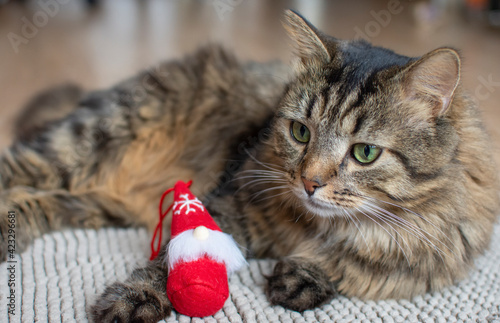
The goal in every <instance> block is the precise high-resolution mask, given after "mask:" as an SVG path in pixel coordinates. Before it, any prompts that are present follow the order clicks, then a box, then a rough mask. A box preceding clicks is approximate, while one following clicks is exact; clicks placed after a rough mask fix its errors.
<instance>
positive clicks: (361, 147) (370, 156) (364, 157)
mask: <svg viewBox="0 0 500 323" xmlns="http://www.w3.org/2000/svg"><path fill="white" fill-rule="evenodd" d="M381 152H382V149H380V148H379V147H377V146H374V145H368V144H355V145H354V146H353V147H352V155H353V157H354V158H356V160H357V161H359V162H360V163H362V164H369V163H371V162H373V161H374V160H375V159H377V157H378V156H379V155H380V153H381Z"/></svg>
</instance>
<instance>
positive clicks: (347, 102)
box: [0, 11, 499, 322]
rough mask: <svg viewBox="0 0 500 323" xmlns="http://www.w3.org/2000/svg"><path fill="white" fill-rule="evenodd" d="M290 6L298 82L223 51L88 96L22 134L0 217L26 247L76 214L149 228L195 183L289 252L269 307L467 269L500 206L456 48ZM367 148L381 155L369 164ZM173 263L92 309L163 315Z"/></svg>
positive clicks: (433, 282)
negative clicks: (333, 29) (364, 36)
mask: <svg viewBox="0 0 500 323" xmlns="http://www.w3.org/2000/svg"><path fill="white" fill-rule="evenodd" d="M286 19H287V24H286V26H287V29H288V31H289V33H290V34H291V36H292V38H293V39H294V40H295V41H296V43H297V49H298V58H299V59H298V62H297V64H296V67H295V69H296V71H295V72H296V75H295V76H294V77H292V78H291V79H290V80H289V81H287V80H286V78H287V76H286V73H284V72H283V70H282V69H281V67H280V65H279V64H270V65H263V64H250V65H241V64H240V63H239V62H237V61H236V60H235V59H233V58H232V56H231V55H229V54H227V53H226V52H225V51H223V50H221V49H219V48H217V47H209V48H205V49H202V50H200V51H199V52H197V53H196V54H194V55H193V56H191V57H188V58H186V59H184V60H182V61H179V62H173V63H166V64H163V65H160V67H159V68H157V69H155V70H153V71H148V72H145V73H142V74H140V75H139V76H137V77H135V78H133V79H131V80H129V81H127V82H124V83H123V84H120V85H118V86H117V87H115V88H113V89H111V90H108V91H103V92H99V93H93V94H91V95H88V96H87V97H86V98H85V99H83V101H82V102H81V103H80V105H79V108H77V109H76V110H75V111H74V112H72V113H71V114H70V115H69V116H68V117H66V118H65V119H63V120H61V121H56V122H54V123H52V124H51V125H50V126H49V127H48V130H45V131H43V132H41V133H39V135H38V136H35V137H34V139H31V140H29V141H19V142H17V143H15V144H14V145H13V146H12V148H10V149H9V150H7V151H6V152H5V153H4V155H3V157H2V160H1V163H0V174H1V187H2V192H1V193H0V194H1V195H0V198H1V199H0V209H1V210H0V212H2V213H1V214H3V215H7V211H8V210H16V211H17V213H18V214H19V217H18V218H19V224H18V226H19V230H20V231H19V234H20V235H21V238H22V240H23V241H24V245H21V246H25V245H26V244H27V243H29V242H30V241H31V240H32V239H33V238H34V237H36V236H38V235H40V234H42V233H44V232H48V231H50V230H55V229H60V228H62V227H64V226H76V227H100V226H103V225H146V226H148V227H150V228H152V227H153V226H154V224H155V221H156V213H155V207H156V203H157V201H158V198H159V196H160V194H161V192H162V191H163V190H164V189H165V188H167V187H170V186H172V184H173V183H174V181H176V180H178V179H183V180H188V179H193V180H194V184H193V191H194V192H195V194H197V195H199V196H204V197H205V202H206V204H207V208H208V209H209V210H210V212H211V214H212V215H213V216H214V218H215V220H216V221H217V222H218V223H219V224H220V225H221V227H222V229H223V230H224V231H226V232H228V233H231V234H233V236H234V237H235V239H236V240H237V241H238V242H239V243H240V244H241V245H242V246H244V247H246V248H247V249H246V250H247V255H248V256H255V257H274V258H278V259H279V262H278V264H277V265H276V267H275V269H274V272H273V273H272V274H271V275H270V276H269V277H268V286H267V293H268V296H269V299H270V301H271V302H272V303H273V304H278V305H283V306H285V307H287V308H291V309H295V310H304V309H308V308H312V307H315V306H318V305H319V304H321V303H323V302H325V301H327V300H329V299H330V298H331V297H333V295H335V293H336V292H340V293H342V294H344V295H348V296H357V297H361V298H371V299H378V298H402V297H403V298H408V297H412V296H414V295H417V294H422V293H424V292H427V291H434V290H439V289H440V288H442V287H444V286H446V285H450V284H452V283H454V282H455V281H456V280H458V279H461V278H463V277H464V276H465V275H466V273H467V271H468V270H469V268H470V266H471V264H472V259H473V258H474V256H476V255H478V254H479V253H481V252H482V251H483V250H484V248H485V247H486V246H487V245H488V242H489V238H490V236H491V230H492V225H493V223H494V222H495V219H496V214H497V212H498V208H499V205H498V204H499V202H498V194H497V172H496V169H495V167H494V164H493V161H492V158H491V154H490V149H491V148H490V145H489V142H488V138H487V135H486V134H485V132H484V127H483V125H482V123H481V120H480V117H479V113H478V110H477V108H476V107H475V106H474V104H473V102H472V101H471V100H470V99H469V98H468V97H467V96H466V95H465V94H464V92H463V90H462V89H461V87H460V85H459V78H460V59H459V56H458V54H457V53H456V51H454V50H452V49H447V48H443V49H439V50H436V51H433V52H431V53H429V54H426V55H424V56H423V57H421V58H410V57H405V56H400V55H397V54H395V53H393V52H391V51H389V50H386V49H382V48H379V47H373V46H371V45H369V44H368V43H366V42H362V41H350V42H349V41H339V40H336V39H333V38H331V37H328V36H326V35H324V34H322V33H321V32H319V31H318V30H316V29H315V28H314V27H313V26H312V25H310V24H309V23H308V22H307V21H305V20H304V19H303V18H301V17H300V16H299V15H297V14H295V13H293V12H290V11H289V12H287V13H286ZM270 75H272V76H273V77H271V76H270ZM138 89H139V90H141V91H143V93H144V95H140V96H139V97H137V96H135V95H136V94H137V91H138ZM144 91H145V92H144ZM273 115H274V117H273ZM103 120H104V121H103ZM293 122H300V123H301V124H303V125H305V126H307V128H308V129H309V130H310V134H311V136H310V140H309V141H308V142H307V143H301V142H298V141H297V140H295V139H294V138H293V132H292V131H291V124H292V123H293ZM266 125H267V126H266ZM262 128H264V131H263V130H261V131H260V132H259V130H260V129H262ZM254 139H255V140H254ZM356 143H369V144H372V145H376V146H378V147H381V151H382V153H381V154H380V156H379V157H378V158H377V159H376V160H375V161H374V162H372V163H370V164H361V163H359V162H357V161H356V160H355V158H354V156H353V152H352V146H353V144H356ZM82 147H83V148H82ZM228 160H229V164H226V162H227V161H228ZM235 160H237V161H240V162H243V165H242V166H241V168H239V169H238V167H239V166H238V163H237V162H235ZM225 165H226V166H225ZM236 170H238V172H237V173H236ZM235 174H236V175H235ZM221 175H222V177H221ZM233 175H235V176H233ZM233 177H234V178H233ZM218 179H219V180H218ZM230 179H232V181H229V180H230ZM306 183H316V184H317V185H315V186H314V190H313V192H311V191H309V192H308V194H306V192H305V190H304V189H306V190H307V189H308V188H307V184H306ZM217 184H219V187H218V188H217V189H215V190H214V188H215V187H216V185H217ZM304 185H305V186H304ZM209 192H211V194H209ZM0 221H1V222H0V229H1V230H2V231H1V233H2V237H3V239H4V240H3V241H1V243H2V246H1V249H0V252H2V257H3V256H4V254H5V250H6V247H5V232H6V231H5V228H6V223H7V222H6V221H7V220H6V217H4V216H2V217H1V218H0ZM160 259H161V258H160ZM166 274H167V270H166V268H165V267H164V262H162V261H161V260H155V261H153V262H151V263H150V264H149V265H148V266H147V267H146V268H141V269H137V270H136V271H134V273H133V274H132V276H131V277H130V278H129V280H127V281H126V282H117V283H115V284H113V285H112V286H109V287H108V288H107V289H106V290H105V292H104V293H103V295H102V296H101V297H100V298H99V299H98V301H97V303H96V304H95V305H94V306H93V307H92V314H93V317H94V319H95V320H96V321H98V322H112V321H114V320H117V321H119V322H129V321H143V322H151V321H154V320H159V319H161V318H163V317H165V316H166V315H168V313H169V312H170V310H171V306H170V303H169V301H168V299H167V298H166V294H165V279H166Z"/></svg>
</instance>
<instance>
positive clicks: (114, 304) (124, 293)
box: [91, 283, 172, 323]
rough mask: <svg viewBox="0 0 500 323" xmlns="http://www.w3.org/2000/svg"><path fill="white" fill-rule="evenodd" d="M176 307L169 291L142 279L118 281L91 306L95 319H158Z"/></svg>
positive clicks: (117, 321) (113, 322)
mask: <svg viewBox="0 0 500 323" xmlns="http://www.w3.org/2000/svg"><path fill="white" fill-rule="evenodd" d="M171 311H172V305H171V304H170V301H169V300H168V298H167V295H166V294H165V293H161V292H159V291H156V290H154V289H152V288H151V286H149V285H146V284H141V283H135V284H127V283H114V284H113V285H111V286H109V287H107V288H106V290H105V291H104V292H103V293H102V295H101V296H100V297H99V298H98V300H97V302H96V303H95V304H94V305H93V306H92V308H91V314H92V318H93V321H94V322H105V323H108V322H109V323H126V322H158V321H160V320H162V319H164V318H166V317H167V316H168V315H170V312H171Z"/></svg>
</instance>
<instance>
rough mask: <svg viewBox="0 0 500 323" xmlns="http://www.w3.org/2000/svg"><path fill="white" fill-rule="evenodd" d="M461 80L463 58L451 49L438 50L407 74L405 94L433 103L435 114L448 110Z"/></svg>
mask: <svg viewBox="0 0 500 323" xmlns="http://www.w3.org/2000/svg"><path fill="white" fill-rule="evenodd" d="M459 81H460V56H459V55H458V53H457V52H456V51H455V50H454V49H451V48H439V49H436V50H434V51H432V52H430V53H428V54H426V55H424V56H422V57H421V58H420V59H419V60H417V61H416V62H414V63H413V64H411V65H410V66H409V68H408V69H407V70H406V71H405V77H404V85H403V86H404V95H405V97H406V98H407V99H410V100H420V101H424V102H427V103H429V104H430V106H431V108H432V111H431V113H432V115H433V116H434V117H437V116H441V115H443V114H445V113H446V111H448V108H449V107H450V104H451V101H452V100H453V95H454V94H455V90H456V88H457V86H458V83H459Z"/></svg>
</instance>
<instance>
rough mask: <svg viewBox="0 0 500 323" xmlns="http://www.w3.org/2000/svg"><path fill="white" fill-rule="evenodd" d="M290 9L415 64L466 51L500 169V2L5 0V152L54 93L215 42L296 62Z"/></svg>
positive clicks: (1, 43) (1, 129)
mask: <svg viewBox="0 0 500 323" xmlns="http://www.w3.org/2000/svg"><path fill="white" fill-rule="evenodd" d="M286 8H291V9H295V10H298V11H299V12H300V13H302V15H304V16H305V17H306V18H307V19H309V20H310V21H311V22H312V23H313V24H315V25H316V26H317V27H318V28H319V29H321V30H323V31H324V32H326V33H328V34H330V35H333V36H336V37H337V38H341V39H352V38H356V37H358V38H359V37H361V38H365V39H367V40H369V41H370V42H372V43H374V44H376V45H380V46H385V47H388V48H391V49H393V50H395V51H396V52H399V53H402V54H405V55H409V56H420V55H422V54H424V53H426V52H427V51H430V50H432V49H434V48H436V47H440V46H453V47H455V48H458V49H460V50H461V53H462V55H463V58H464V59H463V73H462V75H463V78H462V79H463V84H464V86H465V87H466V88H467V89H468V90H469V92H470V93H471V94H472V96H473V97H474V98H475V99H476V100H477V101H478V102H479V104H480V106H481V110H482V111H483V114H484V116H485V121H486V126H487V128H488V130H489V132H490V133H491V135H492V137H493V144H492V149H494V150H495V155H496V158H497V162H498V163H500V149H499V147H500V145H499V144H500V128H499V127H498V125H500V0H439V1H437V0H436V1H417V0H356V1H340V0H336V1H334V0H330V1H327V0H303V1H298V0H295V1H293V0H273V1H266V0H93V1H89V0H31V1H30V0H24V1H20V0H10V1H9V0H0V148H4V147H6V146H8V145H9V144H10V142H11V140H12V135H11V133H12V132H13V130H14V129H13V127H14V123H13V121H14V120H15V117H16V115H17V114H18V113H19V112H20V110H21V107H22V106H23V104H25V103H26V102H27V101H28V100H29V99H30V97H32V96H33V95H34V94H35V93H37V92H38V91H40V90H43V89H45V88H48V87H50V86H53V85H60V84H63V83H65V82H73V83H76V84H79V85H81V86H83V87H84V88H85V89H87V90H93V89H99V88H106V87H109V86H112V85H113V84H114V83H116V82H119V81H121V80H123V79H125V78H127V77H129V76H131V75H133V74H134V73H135V72H137V71H139V70H141V69H143V68H147V67H148V66H152V65H154V64H155V63H157V62H158V61H160V60H165V59H172V58H176V57H180V56H181V55H183V54H184V53H187V52H190V51H192V50H194V49H196V48H197V47H199V46H200V45H203V44H206V43H209V42H222V43H223V44H225V45H226V47H228V48H231V49H233V50H234V52H236V54H237V55H238V56H239V57H240V58H242V59H251V60H257V61H264V60H270V59H282V60H285V61H289V60H290V58H291V52H290V47H289V41H288V39H287V38H286V35H285V33H284V31H283V28H282V27H281V23H280V21H281V19H282V13H283V10H284V9H286Z"/></svg>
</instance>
